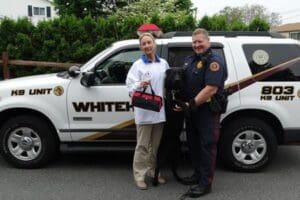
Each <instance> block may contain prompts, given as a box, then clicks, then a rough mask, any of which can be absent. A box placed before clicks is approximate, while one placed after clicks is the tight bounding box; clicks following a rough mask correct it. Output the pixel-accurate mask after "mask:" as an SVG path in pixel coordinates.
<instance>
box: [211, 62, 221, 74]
mask: <svg viewBox="0 0 300 200" xmlns="http://www.w3.org/2000/svg"><path fill="white" fill-rule="evenodd" d="M209 69H210V70H211V71H213V72H216V71H219V69H220V65H219V63H217V62H212V63H211V64H210V65H209Z"/></svg>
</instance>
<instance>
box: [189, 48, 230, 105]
mask: <svg viewBox="0 0 300 200" xmlns="http://www.w3.org/2000/svg"><path fill="white" fill-rule="evenodd" d="M184 65H185V66H184V67H185V94H186V97H187V99H186V100H187V101H188V100H190V99H191V98H194V97H195V96H196V95H197V94H198V93H199V92H200V91H201V90H202V89H203V88H204V87H205V86H206V85H213V86H217V87H218V88H219V89H218V92H220V91H222V90H223V89H224V82H225V80H226V78H227V69H226V67H225V64H224V62H223V60H222V58H221V57H220V56H219V55H217V54H216V53H214V52H212V50H211V49H208V50H207V51H206V53H204V54H203V55H196V54H194V55H192V56H189V57H187V58H186V61H185V64H184Z"/></svg>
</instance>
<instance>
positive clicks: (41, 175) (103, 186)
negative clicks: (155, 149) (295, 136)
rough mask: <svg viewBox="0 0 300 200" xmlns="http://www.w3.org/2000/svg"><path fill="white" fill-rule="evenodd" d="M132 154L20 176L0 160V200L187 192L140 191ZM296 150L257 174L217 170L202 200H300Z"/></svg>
mask: <svg viewBox="0 0 300 200" xmlns="http://www.w3.org/2000/svg"><path fill="white" fill-rule="evenodd" d="M131 160H132V153H107V152H106V153H103V152H101V153H97V154H95V153H93V154H87V153H85V154H63V155H62V156H61V157H60V158H59V159H58V160H57V161H55V162H54V163H52V164H51V165H49V166H47V167H46V168H43V169H35V170H22V169H15V168H12V167H10V166H9V165H7V164H6V163H5V162H4V161H3V159H2V158H1V157H0V199H1V200H15V199H16V200H41V199H43V200H77V199H78V200H81V199H82V200H83V199H84V200H127V199H128V200H156V199H159V200H161V199H162V200H175V199H178V198H179V196H180V195H181V194H182V193H183V192H185V191H186V190H187V189H188V188H187V187H186V186H182V185H180V184H178V183H177V182H175V180H174V179H173V177H172V174H171V173H170V171H169V170H168V168H164V169H163V175H164V176H165V177H166V178H167V180H168V183H167V184H166V185H162V186H159V187H152V186H151V187H149V189H148V190H146V191H140V190H138V189H137V188H136V187H135V185H134V183H133V180H132V172H131ZM299 188H300V147H298V146H283V147H280V148H279V149H278V152H277V155H276V157H275V159H274V160H273V162H272V163H271V165H270V166H269V167H268V168H266V169H265V170H264V171H262V172H260V173H236V172H231V171H228V170H226V169H223V168H222V167H221V166H217V169H216V174H215V180H214V185H213V192H212V193H211V194H209V195H207V196H205V197H202V198H201V199H205V200H253V199H255V200H285V199H288V200H296V199H300V190H299Z"/></svg>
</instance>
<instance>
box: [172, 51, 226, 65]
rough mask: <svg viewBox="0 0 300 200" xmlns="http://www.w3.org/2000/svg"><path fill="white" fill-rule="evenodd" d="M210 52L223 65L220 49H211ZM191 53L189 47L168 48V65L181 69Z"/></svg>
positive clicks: (222, 55) (222, 54)
mask: <svg viewBox="0 0 300 200" xmlns="http://www.w3.org/2000/svg"><path fill="white" fill-rule="evenodd" d="M212 50H213V52H215V53H217V54H218V55H219V56H221V58H223V61H224V63H226V62H225V58H224V52H223V49H222V48H214V47H212ZM193 53H194V51H193V49H192V48H191V47H170V48H169V50H168V63H169V65H170V67H182V66H183V64H184V61H185V59H186V57H188V56H190V55H193Z"/></svg>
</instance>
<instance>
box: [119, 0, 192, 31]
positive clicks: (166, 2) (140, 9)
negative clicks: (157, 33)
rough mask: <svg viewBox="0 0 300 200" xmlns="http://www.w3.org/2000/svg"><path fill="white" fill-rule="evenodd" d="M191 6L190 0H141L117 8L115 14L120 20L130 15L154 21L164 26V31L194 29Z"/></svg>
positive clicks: (146, 20) (145, 20)
mask: <svg viewBox="0 0 300 200" xmlns="http://www.w3.org/2000/svg"><path fill="white" fill-rule="evenodd" d="M191 6H192V3H191V1H190V0H152V1H149V0H140V1H136V2H133V3H131V4H128V5H127V6H124V7H123V8H119V9H117V11H116V13H115V14H113V15H114V16H116V17H117V18H119V20H120V22H121V21H124V20H125V19H127V18H130V17H139V18H141V19H143V21H144V22H153V23H156V24H157V25H159V26H161V27H164V30H163V31H164V32H166V31H174V30H192V29H193V28H195V19H194V18H193V16H192V12H193V8H192V7H191ZM182 22H186V23H188V24H183V23H182Z"/></svg>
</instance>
